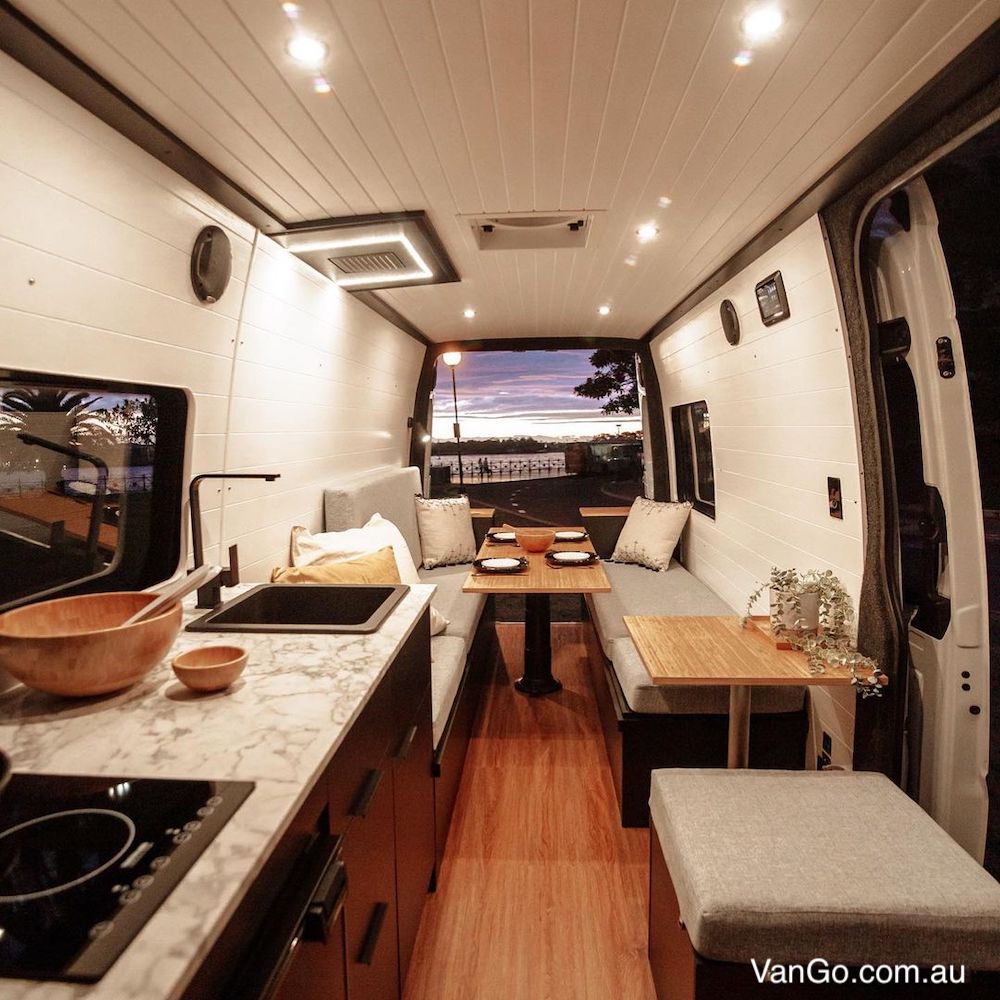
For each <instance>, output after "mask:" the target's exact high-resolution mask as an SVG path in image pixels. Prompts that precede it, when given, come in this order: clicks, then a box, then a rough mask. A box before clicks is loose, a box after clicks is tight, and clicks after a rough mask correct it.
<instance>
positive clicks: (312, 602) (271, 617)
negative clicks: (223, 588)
mask: <svg viewBox="0 0 1000 1000" xmlns="http://www.w3.org/2000/svg"><path fill="white" fill-rule="evenodd" d="M409 589H410V588H409V587H407V586H405V585H399V586H388V585H386V586H354V585H353V584H325V583H265V584H262V585H261V586H259V587H254V588H253V590H248V591H247V592H246V593H245V594H241V595H240V596H239V597H236V598H234V599H233V600H231V601H227V602H226V603H225V604H223V605H222V606H221V607H218V608H216V609H215V610H214V611H210V612H209V613H208V614H207V615H203V616H202V617H201V618H199V619H197V620H196V621H193V622H192V623H191V624H190V625H188V631H189V632H374V631H375V630H376V629H377V628H378V627H379V626H380V625H381V624H382V622H383V621H384V620H385V618H386V616H387V615H388V614H389V612H390V611H392V609H393V608H394V607H395V606H396V605H397V604H398V603H399V602H400V601H401V600H402V598H403V595H404V594H406V592H407V591H408V590H409Z"/></svg>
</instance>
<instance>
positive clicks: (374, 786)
mask: <svg viewBox="0 0 1000 1000" xmlns="http://www.w3.org/2000/svg"><path fill="white" fill-rule="evenodd" d="M382 777H383V772H382V771H381V769H379V768H376V769H375V770H372V771H369V772H368V779H367V781H365V784H364V787H363V788H362V789H361V792H360V794H359V795H358V797H357V799H356V800H355V802H354V805H352V806H351V815H352V816H357V817H358V818H359V819H364V818H365V816H367V815H368V810H369V809H370V808H371V804H372V799H373V798H375V793H376V792H377V791H378V786H379V785H380V784H382Z"/></svg>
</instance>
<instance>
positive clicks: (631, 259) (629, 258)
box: [625, 253, 639, 267]
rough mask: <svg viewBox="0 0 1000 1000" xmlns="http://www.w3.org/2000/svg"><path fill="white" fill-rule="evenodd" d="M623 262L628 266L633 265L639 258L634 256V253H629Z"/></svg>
mask: <svg viewBox="0 0 1000 1000" xmlns="http://www.w3.org/2000/svg"><path fill="white" fill-rule="evenodd" d="M625 263H626V264H628V266H629V267H635V265H636V264H638V263H639V258H638V257H636V255H635V254H634V253H630V254H629V255H628V256H627V257H626V258H625Z"/></svg>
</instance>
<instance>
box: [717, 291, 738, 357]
mask: <svg viewBox="0 0 1000 1000" xmlns="http://www.w3.org/2000/svg"><path fill="white" fill-rule="evenodd" d="M719 315H720V316H721V317H722V330H723V332H724V333H725V335H726V340H728V341H729V343H730V344H732V345H733V347H735V346H736V345H737V344H738V343H739V342H740V318H739V316H737V314H736V306H734V305H733V303H732V301H731V300H730V299H723V300H722V305H721V306H719Z"/></svg>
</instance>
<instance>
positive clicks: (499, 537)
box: [489, 531, 516, 542]
mask: <svg viewBox="0 0 1000 1000" xmlns="http://www.w3.org/2000/svg"><path fill="white" fill-rule="evenodd" d="M489 537H490V538H492V539H493V540H494V541H496V542H513V541H515V540H516V536H515V534H514V532H513V531H491V532H490V535H489Z"/></svg>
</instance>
